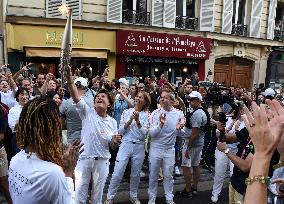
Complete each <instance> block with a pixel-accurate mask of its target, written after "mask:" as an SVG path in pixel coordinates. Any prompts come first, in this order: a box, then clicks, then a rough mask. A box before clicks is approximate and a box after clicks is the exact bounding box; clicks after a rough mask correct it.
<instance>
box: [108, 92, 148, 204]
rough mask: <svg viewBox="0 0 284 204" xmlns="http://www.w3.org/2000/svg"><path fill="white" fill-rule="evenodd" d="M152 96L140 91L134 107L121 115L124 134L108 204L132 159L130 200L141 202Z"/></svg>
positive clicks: (121, 132)
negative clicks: (141, 181)
mask: <svg viewBox="0 0 284 204" xmlns="http://www.w3.org/2000/svg"><path fill="white" fill-rule="evenodd" d="M150 103H151V98H150V96H149V94H148V93H146V92H145V91H140V92H139V93H138V94H137V95H136V97H135V106H134V108H129V109H126V110H125V111H124V112H123V113H122V116H121V121H120V125H119V133H120V134H122V135H123V139H122V143H121V145H120V147H119V150H118V153H117V157H116V163H115V167H114V172H113V174H112V178H111V181H110V185H109V189H108V194H107V200H106V202H105V203H106V204H111V203H112V200H113V198H114V197H115V195H116V193H117V190H118V187H119V184H120V182H121V180H122V178H123V175H124V171H125V168H126V166H127V163H128V161H129V160H130V159H131V175H130V201H131V202H132V203H134V204H140V201H139V200H138V198H137V191H138V186H139V182H140V172H141V168H142V165H143V161H144V157H145V150H144V143H145V136H146V135H147V132H148V129H149V117H150V115H149V112H148V108H149V106H150Z"/></svg>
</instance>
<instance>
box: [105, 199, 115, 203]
mask: <svg viewBox="0 0 284 204" xmlns="http://www.w3.org/2000/svg"><path fill="white" fill-rule="evenodd" d="M104 204H113V200H112V199H109V200H105V203H104Z"/></svg>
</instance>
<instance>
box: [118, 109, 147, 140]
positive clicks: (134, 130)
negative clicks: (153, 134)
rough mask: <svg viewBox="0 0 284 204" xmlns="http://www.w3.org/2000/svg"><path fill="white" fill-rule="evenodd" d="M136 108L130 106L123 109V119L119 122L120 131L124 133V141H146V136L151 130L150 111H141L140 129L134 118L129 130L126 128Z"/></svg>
mask: <svg viewBox="0 0 284 204" xmlns="http://www.w3.org/2000/svg"><path fill="white" fill-rule="evenodd" d="M134 110H135V109H134V108H129V109H126V110H125V111H123V113H122V115H121V120H120V124H119V133H121V134H122V135H123V137H122V142H124V141H125V142H137V143H144V142H145V136H146V134H147V133H148V130H149V117H150V114H149V113H148V112H144V111H141V112H139V122H140V123H141V126H142V127H141V128H140V129H139V128H138V126H137V124H136V121H135V120H133V121H132V123H131V125H130V126H129V128H128V129H127V130H125V129H124V125H125V123H127V122H128V121H129V120H130V117H131V116H132V114H133V112H134Z"/></svg>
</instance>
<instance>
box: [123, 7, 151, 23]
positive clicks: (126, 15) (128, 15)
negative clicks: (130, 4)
mask: <svg viewBox="0 0 284 204" xmlns="http://www.w3.org/2000/svg"><path fill="white" fill-rule="evenodd" d="M122 22H123V23H130V24H140V25H150V12H146V11H142V12H137V11H134V10H129V9H127V10H123V11H122Z"/></svg>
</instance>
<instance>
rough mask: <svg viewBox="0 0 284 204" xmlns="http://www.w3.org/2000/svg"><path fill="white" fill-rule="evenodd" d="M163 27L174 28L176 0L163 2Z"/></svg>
mask: <svg viewBox="0 0 284 204" xmlns="http://www.w3.org/2000/svg"><path fill="white" fill-rule="evenodd" d="M163 19H164V22H163V23H164V27H167V28H174V27H175V24H176V0H165V3H164V16H163Z"/></svg>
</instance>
